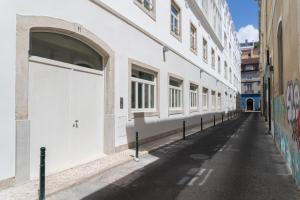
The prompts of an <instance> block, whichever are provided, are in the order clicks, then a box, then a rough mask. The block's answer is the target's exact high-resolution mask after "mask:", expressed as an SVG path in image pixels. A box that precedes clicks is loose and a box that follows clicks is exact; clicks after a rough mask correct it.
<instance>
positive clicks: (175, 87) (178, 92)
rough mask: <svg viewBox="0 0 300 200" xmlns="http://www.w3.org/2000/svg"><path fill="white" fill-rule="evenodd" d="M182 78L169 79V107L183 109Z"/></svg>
mask: <svg viewBox="0 0 300 200" xmlns="http://www.w3.org/2000/svg"><path fill="white" fill-rule="evenodd" d="M182 82H183V81H182V80H179V79H176V78H173V77H170V79H169V109H170V110H182V94H183V93H182Z"/></svg>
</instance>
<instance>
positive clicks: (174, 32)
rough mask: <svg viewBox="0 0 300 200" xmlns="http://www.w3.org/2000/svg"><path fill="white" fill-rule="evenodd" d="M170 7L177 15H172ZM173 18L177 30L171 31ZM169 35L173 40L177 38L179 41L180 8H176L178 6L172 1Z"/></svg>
mask: <svg viewBox="0 0 300 200" xmlns="http://www.w3.org/2000/svg"><path fill="white" fill-rule="evenodd" d="M172 7H174V8H175V9H176V10H177V13H178V15H177V16H176V15H174V14H173V12H172ZM173 17H174V18H175V19H176V20H177V30H176V31H173ZM170 33H171V35H173V36H174V37H175V38H177V39H178V40H179V41H181V35H182V32H181V8H180V7H179V6H178V4H177V3H176V2H175V1H174V0H171V5H170Z"/></svg>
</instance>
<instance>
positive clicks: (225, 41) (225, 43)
mask: <svg viewBox="0 0 300 200" xmlns="http://www.w3.org/2000/svg"><path fill="white" fill-rule="evenodd" d="M224 48H225V49H227V35H226V33H224Z"/></svg>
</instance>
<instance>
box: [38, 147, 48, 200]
mask: <svg viewBox="0 0 300 200" xmlns="http://www.w3.org/2000/svg"><path fill="white" fill-rule="evenodd" d="M45 157H46V148H45V147H41V148H40V188H39V200H44V199H45Z"/></svg>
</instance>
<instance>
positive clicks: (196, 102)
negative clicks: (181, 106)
mask: <svg viewBox="0 0 300 200" xmlns="http://www.w3.org/2000/svg"><path fill="white" fill-rule="evenodd" d="M191 86H195V87H196V90H192V89H191ZM192 96H193V98H192ZM193 105H195V106H193ZM189 109H190V112H197V111H199V85H198V84H196V83H194V82H191V81H190V83H189Z"/></svg>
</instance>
